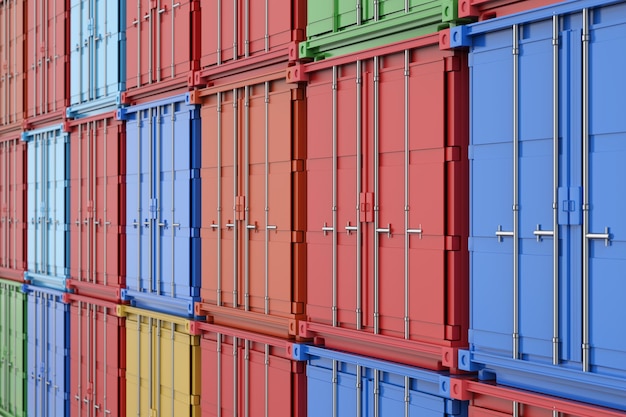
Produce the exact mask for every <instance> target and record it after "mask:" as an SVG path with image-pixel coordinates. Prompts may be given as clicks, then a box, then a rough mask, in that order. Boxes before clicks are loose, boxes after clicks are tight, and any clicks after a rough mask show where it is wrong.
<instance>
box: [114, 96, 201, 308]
mask: <svg viewBox="0 0 626 417" xmlns="http://www.w3.org/2000/svg"><path fill="white" fill-rule="evenodd" d="M188 100H189V98H188V95H187V94H183V95H178V96H174V97H171V98H168V99H163V100H159V101H154V102H150V103H146V104H141V105H137V106H132V107H128V108H124V109H120V110H118V118H120V119H123V120H126V121H127V123H126V157H127V163H126V166H127V173H126V184H127V185H126V187H127V188H126V199H127V200H126V247H127V252H126V287H127V289H125V290H122V299H124V300H126V301H130V303H131V305H133V306H135V307H139V308H144V309H148V310H153V311H160V312H163V313H167V314H174V315H178V316H184V317H192V316H193V311H194V308H193V307H194V302H196V301H199V294H200V282H201V281H200V279H201V277H200V172H199V171H200V156H201V155H200V140H201V137H200V110H199V108H198V106H197V105H191V104H188Z"/></svg>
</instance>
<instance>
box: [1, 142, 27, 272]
mask: <svg viewBox="0 0 626 417" xmlns="http://www.w3.org/2000/svg"><path fill="white" fill-rule="evenodd" d="M25 269H26V142H22V140H21V138H20V135H19V133H15V134H13V135H10V134H6V135H4V136H2V137H0V277H2V278H8V279H11V280H13V281H22V282H23V281H24V270H25Z"/></svg>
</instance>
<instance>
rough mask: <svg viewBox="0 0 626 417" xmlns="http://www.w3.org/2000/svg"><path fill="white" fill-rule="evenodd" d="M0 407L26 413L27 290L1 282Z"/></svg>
mask: <svg viewBox="0 0 626 417" xmlns="http://www.w3.org/2000/svg"><path fill="white" fill-rule="evenodd" d="M0 312H1V314H0V329H2V330H1V331H0V341H1V343H2V350H0V358H1V361H0V385H1V386H2V387H4V388H3V389H0V403H1V404H2V406H1V407H0V410H1V411H2V412H3V413H8V414H9V415H14V416H25V415H26V404H25V400H26V393H25V382H26V381H25V379H26V357H25V356H24V354H25V353H26V349H25V346H24V343H26V339H25V337H26V322H25V319H26V315H25V313H26V311H25V304H24V294H23V293H22V292H21V291H20V290H19V287H18V286H17V285H14V284H7V283H0Z"/></svg>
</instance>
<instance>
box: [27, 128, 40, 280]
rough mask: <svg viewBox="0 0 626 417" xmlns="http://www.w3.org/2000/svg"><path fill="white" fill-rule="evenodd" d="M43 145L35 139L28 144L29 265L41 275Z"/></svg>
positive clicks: (29, 268)
mask: <svg viewBox="0 0 626 417" xmlns="http://www.w3.org/2000/svg"><path fill="white" fill-rule="evenodd" d="M42 151H43V147H42V143H41V142H40V141H39V140H37V138H33V139H32V140H30V141H29V142H28V152H27V155H28V179H27V181H28V197H27V200H28V201H27V203H28V204H27V222H28V264H27V268H28V270H29V271H30V272H34V273H39V272H41V271H42V269H43V265H42V261H43V259H42V249H43V229H42V227H41V226H42V224H41V217H42V216H41V210H42V207H41V203H42V201H43V198H42V196H43V194H42V193H43V189H42V188H41V184H42V181H41V163H42V162H43V158H42Z"/></svg>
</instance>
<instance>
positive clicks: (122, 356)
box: [65, 293, 126, 417]
mask: <svg viewBox="0 0 626 417" xmlns="http://www.w3.org/2000/svg"><path fill="white" fill-rule="evenodd" d="M65 298H66V300H65V301H66V302H71V308H70V329H71V330H70V331H71V333H70V335H71V339H72V340H71V345H70V398H69V399H68V401H70V411H71V415H72V416H80V415H85V416H91V415H93V416H95V415H105V416H111V417H124V416H125V415H126V377H125V372H126V325H125V321H126V319H124V318H121V317H119V316H118V313H117V305H116V304H114V303H108V302H103V301H100V300H96V299H92V298H88V297H82V296H79V295H76V294H69V293H66V294H65Z"/></svg>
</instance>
